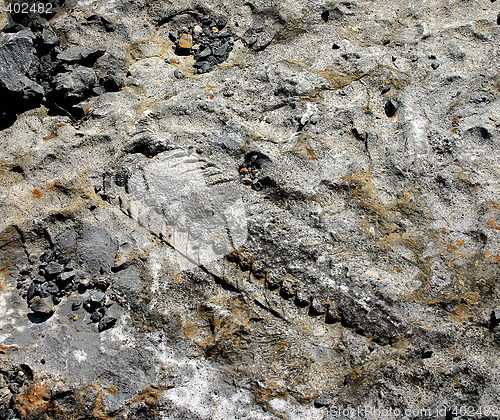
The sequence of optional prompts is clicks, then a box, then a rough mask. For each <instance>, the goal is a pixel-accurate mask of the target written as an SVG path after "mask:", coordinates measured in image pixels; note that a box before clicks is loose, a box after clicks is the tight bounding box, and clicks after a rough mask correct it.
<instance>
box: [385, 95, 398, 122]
mask: <svg viewBox="0 0 500 420" xmlns="http://www.w3.org/2000/svg"><path fill="white" fill-rule="evenodd" d="M398 107H399V104H398V103H397V102H396V101H395V100H394V99H392V98H391V99H389V100H388V101H387V102H386V103H385V107H384V110H385V115H387V116H388V117H389V118H392V117H394V116H395V115H396V112H397V110H398Z"/></svg>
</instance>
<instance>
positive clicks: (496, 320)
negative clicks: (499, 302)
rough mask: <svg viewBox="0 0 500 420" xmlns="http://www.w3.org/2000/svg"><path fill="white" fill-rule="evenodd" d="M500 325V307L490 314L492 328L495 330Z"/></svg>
mask: <svg viewBox="0 0 500 420" xmlns="http://www.w3.org/2000/svg"><path fill="white" fill-rule="evenodd" d="M498 325H500V309H494V310H493V311H491V315H490V330H491V331H493V330H494V329H495V328H496V327H497V326H498Z"/></svg>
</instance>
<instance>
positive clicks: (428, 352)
mask: <svg viewBox="0 0 500 420" xmlns="http://www.w3.org/2000/svg"><path fill="white" fill-rule="evenodd" d="M433 354H434V352H433V351H432V349H429V348H426V349H424V351H422V359H430V358H431V357H432V355H433Z"/></svg>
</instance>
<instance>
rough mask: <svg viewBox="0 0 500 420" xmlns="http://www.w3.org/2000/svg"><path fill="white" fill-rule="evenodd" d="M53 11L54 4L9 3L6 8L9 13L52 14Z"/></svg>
mask: <svg viewBox="0 0 500 420" xmlns="http://www.w3.org/2000/svg"><path fill="white" fill-rule="evenodd" d="M51 10H52V3H33V4H29V3H9V4H8V5H7V7H6V11H7V12H8V13H13V14H16V15H17V14H19V13H26V14H28V13H39V14H45V13H50V12H51Z"/></svg>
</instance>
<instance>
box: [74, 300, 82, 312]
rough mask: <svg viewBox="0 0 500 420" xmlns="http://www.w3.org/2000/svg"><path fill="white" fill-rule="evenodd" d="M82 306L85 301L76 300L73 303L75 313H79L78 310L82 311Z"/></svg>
mask: <svg viewBox="0 0 500 420" xmlns="http://www.w3.org/2000/svg"><path fill="white" fill-rule="evenodd" d="M82 304H83V301H82V300H81V299H76V300H75V301H73V303H72V304H71V309H72V310H73V311H77V310H78V309H80V308H81V307H82Z"/></svg>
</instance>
